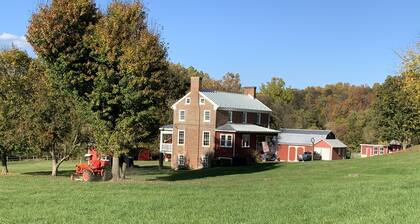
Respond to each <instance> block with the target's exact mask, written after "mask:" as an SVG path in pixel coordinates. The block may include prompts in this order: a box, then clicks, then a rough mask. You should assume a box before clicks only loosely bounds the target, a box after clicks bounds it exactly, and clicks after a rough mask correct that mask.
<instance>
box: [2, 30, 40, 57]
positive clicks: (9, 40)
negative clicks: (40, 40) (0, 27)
mask: <svg viewBox="0 0 420 224" xmlns="http://www.w3.org/2000/svg"><path fill="white" fill-rule="evenodd" d="M12 44H13V45H14V46H16V47H17V48H20V49H22V50H26V51H27V52H28V53H29V54H32V52H33V49H32V46H31V45H30V44H29V43H28V41H27V40H26V38H25V36H16V35H13V34H11V33H1V34H0V47H10V46H11V45H12Z"/></svg>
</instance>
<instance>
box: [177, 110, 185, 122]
mask: <svg viewBox="0 0 420 224" xmlns="http://www.w3.org/2000/svg"><path fill="white" fill-rule="evenodd" d="M182 112H184V118H183V119H181V113H182ZM178 121H185V110H180V111H179V112H178Z"/></svg>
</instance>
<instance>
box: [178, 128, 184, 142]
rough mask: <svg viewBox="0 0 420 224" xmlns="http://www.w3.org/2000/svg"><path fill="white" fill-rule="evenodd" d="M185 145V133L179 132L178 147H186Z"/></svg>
mask: <svg viewBox="0 0 420 224" xmlns="http://www.w3.org/2000/svg"><path fill="white" fill-rule="evenodd" d="M184 143H185V131H184V130H178V145H184Z"/></svg>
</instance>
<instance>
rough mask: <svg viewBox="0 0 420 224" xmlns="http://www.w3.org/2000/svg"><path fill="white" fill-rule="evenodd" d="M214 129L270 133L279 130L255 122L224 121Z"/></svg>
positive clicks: (275, 132)
mask: <svg viewBox="0 0 420 224" xmlns="http://www.w3.org/2000/svg"><path fill="white" fill-rule="evenodd" d="M216 131H226V132H241V133H271V134H277V133H279V131H277V130H274V129H270V128H266V127H261V126H258V125H255V124H234V123H226V124H224V125H222V126H219V127H218V128H216Z"/></svg>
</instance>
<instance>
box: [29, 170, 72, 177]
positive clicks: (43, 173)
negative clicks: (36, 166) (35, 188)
mask: <svg viewBox="0 0 420 224" xmlns="http://www.w3.org/2000/svg"><path fill="white" fill-rule="evenodd" d="M73 173H74V170H58V171H57V176H61V177H69V176H70V175H71V174H73ZM22 174H23V175H30V176H51V170H49V171H36V172H26V173H22Z"/></svg>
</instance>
